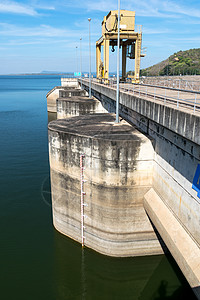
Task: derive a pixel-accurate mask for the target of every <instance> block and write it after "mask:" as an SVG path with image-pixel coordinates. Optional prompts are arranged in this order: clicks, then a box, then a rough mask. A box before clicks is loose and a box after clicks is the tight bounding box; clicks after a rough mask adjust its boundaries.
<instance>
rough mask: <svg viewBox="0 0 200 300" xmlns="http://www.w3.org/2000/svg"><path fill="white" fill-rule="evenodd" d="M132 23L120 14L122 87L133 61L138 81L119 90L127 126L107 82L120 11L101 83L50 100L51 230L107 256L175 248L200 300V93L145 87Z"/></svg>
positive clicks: (108, 36)
mask: <svg viewBox="0 0 200 300" xmlns="http://www.w3.org/2000/svg"><path fill="white" fill-rule="evenodd" d="M129 14H130V16H129ZM134 16H135V15H134V13H133V14H132V12H127V11H122V17H123V18H124V19H123V18H122V20H126V18H127V20H128V21H127V24H122V25H123V26H122V28H123V30H122V34H121V46H122V79H123V80H124V79H125V74H126V57H127V56H128V57H130V58H131V59H135V75H134V78H132V79H131V80H129V82H126V81H125V80H124V83H123V84H122V85H121V90H120V93H119V115H120V118H121V119H120V122H119V123H116V122H115V111H116V99H117V90H116V83H115V81H113V80H110V78H109V46H112V49H113V48H114V47H115V46H116V38H117V35H116V26H114V24H115V23H116V11H111V12H110V13H109V14H108V15H107V16H106V17H104V21H103V22H102V36H101V38H100V39H99V40H98V41H97V42H96V58H97V79H94V80H91V78H90V80H88V79H82V78H81V79H77V80H76V79H67V78H66V79H65V78H63V79H62V84H61V86H58V87H55V88H54V89H52V90H51V91H50V92H49V93H48V94H47V110H48V111H49V112H53V113H56V114H57V120H54V121H52V122H50V123H49V125H48V132H49V159H50V173H51V188H52V210H53V223H54V226H55V228H56V229H57V230H58V231H59V232H61V233H63V234H64V235H66V236H68V237H70V238H72V239H74V240H75V241H77V242H79V243H81V244H82V246H83V247H84V246H86V247H89V248H91V249H93V250H95V251H97V252H100V253H102V254H104V255H109V256H115V257H128V256H145V255H156V254H162V253H164V252H165V250H166V248H168V249H169V251H170V253H171V254H172V256H173V257H174V259H175V260H176V262H177V264H178V265H179V267H180V269H181V270H182V272H183V274H184V276H185V277H186V279H187V280H188V282H189V284H190V286H191V287H192V289H193V291H194V293H195V295H196V296H197V298H198V299H200V231H199V228H200V218H199V216H200V183H199V179H200V136H199V125H200V92H199V91H191V90H184V91H183V90H182V89H181V88H180V87H181V86H180V84H179V88H170V87H163V86H157V85H152V84H143V83H142V82H139V69H140V57H142V53H141V41H142V35H141V32H140V31H138V32H135V29H134V22H133V24H132V21H133V20H134ZM129 17H130V19H129ZM124 22H125V21H124ZM122 23H123V22H122ZM125 39H126V41H125ZM101 46H103V49H104V50H103V51H104V63H103V62H102V61H101V59H100V57H101ZM129 50H130V51H129ZM91 81H92V82H91ZM158 90H159V91H158ZM156 91H157V92H156ZM88 94H89V95H91V96H90V97H88Z"/></svg>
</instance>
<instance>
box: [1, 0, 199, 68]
mask: <svg viewBox="0 0 200 300" xmlns="http://www.w3.org/2000/svg"><path fill="white" fill-rule="evenodd" d="M117 3H118V1H117V0H99V1H96V2H95V1H94V0H84V1H80V0H59V1H57V0H48V1H47V0H40V1H38V0H30V1H7V0H0V74H9V73H29V72H41V71H43V70H50V71H68V72H71V71H77V69H78V71H79V69H80V67H79V65H80V38H82V69H83V71H88V61H89V45H88V44H89V41H88V28H89V24H88V23H89V22H88V17H90V18H91V19H92V21H91V45H92V71H95V42H96V40H97V39H98V38H99V37H100V36H101V21H102V20H103V16H104V15H107V13H108V12H109V11H110V10H115V9H117ZM121 9H127V10H134V11H135V12H136V24H141V25H143V45H142V47H147V55H146V57H145V58H142V63H141V65H142V67H147V66H150V65H152V64H154V63H157V62H160V61H161V60H163V59H166V58H167V57H168V56H169V55H171V54H173V53H174V52H177V51H179V50H187V49H191V48H200V1H199V0H190V1H183V0H169V1H167V0H166V1H165V0H163V1H162V0H142V1H138V0H121ZM76 47H78V48H76ZM127 69H128V70H130V69H133V61H132V60H129V59H127ZM110 70H111V71H116V52H114V54H113V53H111V55H110Z"/></svg>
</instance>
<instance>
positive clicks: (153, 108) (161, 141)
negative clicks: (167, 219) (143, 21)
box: [83, 80, 200, 290]
mask: <svg viewBox="0 0 200 300" xmlns="http://www.w3.org/2000/svg"><path fill="white" fill-rule="evenodd" d="M83 86H84V88H85V89H86V90H88V82H87V81H86V80H83ZM92 94H93V95H94V96H95V97H97V98H98V99H99V100H100V101H101V102H102V104H103V106H104V107H107V109H108V110H109V111H115V99H116V90H115V89H112V88H110V87H107V86H105V85H104V86H103V85H101V84H98V83H92ZM120 115H121V116H122V117H123V118H124V119H125V120H128V121H129V122H130V123H132V124H134V125H136V126H137V128H139V129H140V130H142V131H143V132H144V133H146V134H148V135H149V136H150V137H151V138H152V139H153V141H154V143H153V147H154V162H153V173H152V174H153V181H152V188H153V189H154V190H155V192H156V193H157V194H158V196H159V197H160V198H161V199H162V201H163V203H164V204H165V205H166V206H167V207H168V208H169V210H170V211H171V213H172V214H173V215H174V217H175V218H176V220H177V222H179V224H180V226H182V228H183V229H184V230H185V232H186V234H187V235H188V236H189V237H191V238H192V240H193V241H194V243H195V244H196V246H195V247H198V248H200V218H199V216H200V199H199V198H198V196H197V192H196V191H195V190H193V189H192V182H193V178H194V174H195V171H196V169H197V166H198V164H200V134H199V128H200V117H199V115H195V114H193V113H189V112H188V111H184V110H178V109H175V108H173V107H168V106H165V105H164V103H163V105H162V104H160V103H156V102H154V101H148V100H146V99H143V98H142V97H140V98H139V97H135V96H133V95H131V94H128V93H125V92H120ZM175 259H176V258H175ZM183 263H184V261H183ZM186 278H187V277H186ZM187 279H188V281H189V282H190V279H189V278H187ZM195 289H196V290H198V289H199V287H198V286H197V287H196V288H195Z"/></svg>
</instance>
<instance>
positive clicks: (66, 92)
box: [46, 86, 87, 113]
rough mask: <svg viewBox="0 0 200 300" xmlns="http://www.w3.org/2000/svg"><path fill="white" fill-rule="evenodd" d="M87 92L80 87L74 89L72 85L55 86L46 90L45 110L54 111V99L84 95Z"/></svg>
mask: <svg viewBox="0 0 200 300" xmlns="http://www.w3.org/2000/svg"><path fill="white" fill-rule="evenodd" d="M86 95H87V92H86V91H85V90H81V89H75V88H73V87H68V86H64V87H62V86H61V87H60V86H57V87H55V88H53V89H52V90H51V91H49V92H48V94H47V96H46V98H47V111H48V112H53V113H56V112H57V110H56V100H57V99H58V98H59V97H73V96H86Z"/></svg>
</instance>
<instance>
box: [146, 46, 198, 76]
mask: <svg viewBox="0 0 200 300" xmlns="http://www.w3.org/2000/svg"><path fill="white" fill-rule="evenodd" d="M180 74H182V75H200V48H198V49H190V50H186V51H179V52H176V53H174V54H173V55H171V56H170V57H168V58H167V59H166V60H163V61H161V62H160V63H158V64H156V65H153V66H151V67H149V68H146V69H142V70H141V76H157V75H160V76H162V75H180Z"/></svg>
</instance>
